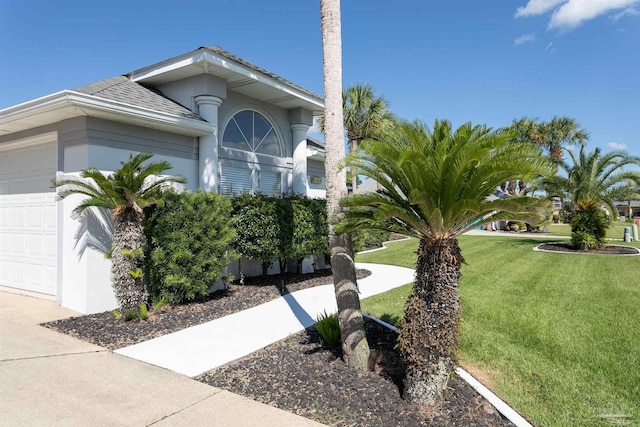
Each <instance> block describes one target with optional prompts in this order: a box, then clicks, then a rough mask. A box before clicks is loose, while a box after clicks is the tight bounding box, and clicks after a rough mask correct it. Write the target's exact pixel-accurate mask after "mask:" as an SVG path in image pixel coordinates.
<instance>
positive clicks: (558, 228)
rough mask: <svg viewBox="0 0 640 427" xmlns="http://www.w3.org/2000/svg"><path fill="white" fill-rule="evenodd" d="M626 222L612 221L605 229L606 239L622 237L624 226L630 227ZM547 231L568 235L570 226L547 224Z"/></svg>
mask: <svg viewBox="0 0 640 427" xmlns="http://www.w3.org/2000/svg"><path fill="white" fill-rule="evenodd" d="M631 225H632V224H630V223H628V222H620V221H617V222H613V223H612V224H611V226H610V227H609V229H608V230H607V236H606V237H607V238H608V239H622V238H623V237H624V228H625V227H631ZM549 233H550V234H555V235H558V236H570V235H571V226H570V225H569V224H549Z"/></svg>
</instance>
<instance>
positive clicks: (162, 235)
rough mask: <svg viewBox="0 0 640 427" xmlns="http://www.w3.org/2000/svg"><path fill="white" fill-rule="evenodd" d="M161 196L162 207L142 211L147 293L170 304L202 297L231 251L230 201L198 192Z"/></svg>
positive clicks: (215, 195) (221, 270) (221, 269)
mask: <svg viewBox="0 0 640 427" xmlns="http://www.w3.org/2000/svg"><path fill="white" fill-rule="evenodd" d="M160 197H161V198H162V199H163V200H164V204H163V206H155V207H152V208H149V209H146V210H145V223H144V229H145V234H146V237H147V257H146V259H147V269H148V275H147V277H148V278H149V284H148V286H149V293H150V295H151V297H152V298H156V299H159V298H161V299H164V300H166V301H167V302H170V303H181V302H186V301H193V300H196V299H200V298H203V297H205V296H206V295H207V290H208V289H209V288H210V287H211V286H212V285H213V284H214V283H215V282H216V281H217V280H218V279H220V278H221V277H222V275H223V272H224V269H225V267H226V266H227V265H228V263H229V258H230V255H232V254H230V253H229V248H230V244H231V241H232V240H233V238H234V236H235V231H234V229H233V227H232V224H233V222H232V219H231V202H230V200H229V199H228V198H226V197H224V196H221V195H219V194H216V193H208V192H203V191H197V192H195V193H191V192H184V193H176V192H174V191H167V192H163V193H162V194H161V196H160Z"/></svg>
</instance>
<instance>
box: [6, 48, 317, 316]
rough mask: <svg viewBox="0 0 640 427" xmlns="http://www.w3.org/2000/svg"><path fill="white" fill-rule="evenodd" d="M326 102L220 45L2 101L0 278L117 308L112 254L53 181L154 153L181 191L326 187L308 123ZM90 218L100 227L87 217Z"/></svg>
mask: <svg viewBox="0 0 640 427" xmlns="http://www.w3.org/2000/svg"><path fill="white" fill-rule="evenodd" d="M322 110H323V99H322V97H320V96H319V95H316V94H314V93H312V92H310V91H308V90H306V89H304V88H302V87H300V86H297V85H295V84H293V83H291V82H289V81H287V80H285V79H283V78H282V77H279V76H277V75H275V74H273V73H270V72H268V71H266V70H264V69H262V68H260V67H257V66H255V65H253V64H251V63H249V62H247V61H245V60H243V59H241V58H239V57H237V56H235V55H233V54H231V53H229V52H227V51H225V50H223V49H221V48H219V47H201V48H199V49H196V50H195V51H192V52H188V53H185V54H183V55H180V56H177V57H174V58H170V59H167V60H164V61H161V62H159V63H157V64H154V65H150V66H148V67H145V68H142V69H140V70H136V71H133V72H131V73H128V74H126V75H123V76H118V77H114V78H110V79H107V80H102V81H99V82H96V83H93V84H90V85H87V86H83V87H79V88H77V89H73V90H64V91H61V92H58V93H54V94H51V95H48V96H44V97H42V98H38V99H34V100H32V101H28V102H25V103H22V104H19V105H15V106H12V107H8V108H5V109H3V110H0V286H2V287H10V288H15V289H21V290H25V291H31V292H37V293H39V294H42V295H47V296H49V298H55V300H56V301H57V302H58V303H59V304H61V305H63V306H65V307H69V308H71V309H74V310H77V311H80V312H83V313H94V312H100V311H104V310H108V309H112V308H114V307H115V306H116V302H115V297H114V295H113V291H112V288H111V283H110V262H109V261H108V260H105V259H104V257H103V254H102V253H101V252H100V251H97V250H94V249H93V248H92V246H91V245H88V244H87V242H86V236H85V234H86V233H83V229H82V227H83V226H85V227H86V226H87V224H84V225H83V224H81V223H79V222H78V221H76V220H73V219H72V218H71V215H70V213H71V211H72V210H73V208H74V207H75V206H76V204H77V199H76V200H74V199H73V198H70V199H65V200H64V201H57V200H56V192H55V191H56V190H55V189H52V188H51V183H50V180H51V179H52V178H53V177H55V176H56V174H57V173H77V172H79V171H81V170H83V169H86V168H88V167H96V168H98V169H100V170H102V171H113V170H115V169H116V168H118V167H119V166H120V162H121V161H124V160H126V159H127V158H128V156H129V154H130V153H137V152H150V153H153V154H155V157H156V158H157V159H161V160H167V161H169V162H170V163H171V165H173V170H172V171H171V173H174V174H178V175H182V176H184V177H186V178H187V181H188V183H187V188H188V189H190V190H195V189H197V188H198V187H200V188H203V189H205V190H208V191H218V192H221V193H240V192H243V191H255V192H262V193H268V194H279V193H300V194H307V195H309V196H311V197H322V196H324V149H323V145H322V144H321V143H319V142H318V141H315V140H313V139H309V140H308V139H307V131H308V129H309V127H310V126H311V125H312V124H313V118H314V116H318V115H320V114H321V113H322ZM88 226H89V227H98V225H96V224H88Z"/></svg>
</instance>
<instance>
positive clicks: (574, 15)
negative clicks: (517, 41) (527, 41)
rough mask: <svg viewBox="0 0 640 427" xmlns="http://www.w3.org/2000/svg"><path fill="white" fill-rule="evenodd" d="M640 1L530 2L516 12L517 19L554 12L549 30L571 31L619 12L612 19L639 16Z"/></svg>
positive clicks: (582, 0) (566, 0)
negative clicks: (606, 15)
mask: <svg viewBox="0 0 640 427" xmlns="http://www.w3.org/2000/svg"><path fill="white" fill-rule="evenodd" d="M638 3H640V0H529V1H528V2H527V4H526V5H525V6H524V7H519V8H518V9H517V11H516V15H515V16H516V18H519V17H523V16H535V15H542V14H545V13H547V12H550V11H553V13H552V14H551V19H550V20H549V25H548V28H549V29H557V30H565V31H566V30H571V29H574V28H576V27H579V26H580V25H582V23H583V22H585V21H588V20H590V19H593V18H596V17H598V16H600V15H603V14H606V13H609V12H613V11H617V10H620V9H622V10H621V11H619V12H618V13H616V14H614V15H612V16H611V19H613V20H618V19H620V18H621V17H623V16H626V15H637V14H639V13H640V12H638V10H637V9H636V8H635V7H634V5H636V4H638Z"/></svg>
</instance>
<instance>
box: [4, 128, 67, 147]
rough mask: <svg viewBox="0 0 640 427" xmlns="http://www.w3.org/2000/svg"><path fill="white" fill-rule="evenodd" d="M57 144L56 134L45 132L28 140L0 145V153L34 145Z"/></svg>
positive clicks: (23, 139)
mask: <svg viewBox="0 0 640 427" xmlns="http://www.w3.org/2000/svg"><path fill="white" fill-rule="evenodd" d="M52 142H58V132H46V133H42V134H40V135H36V136H30V137H28V138H21V139H18V140H15V141H11V142H6V143H4V144H3V143H0V151H6V150H11V149H13V148H25V147H31V146H34V145H40V144H48V143H52Z"/></svg>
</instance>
